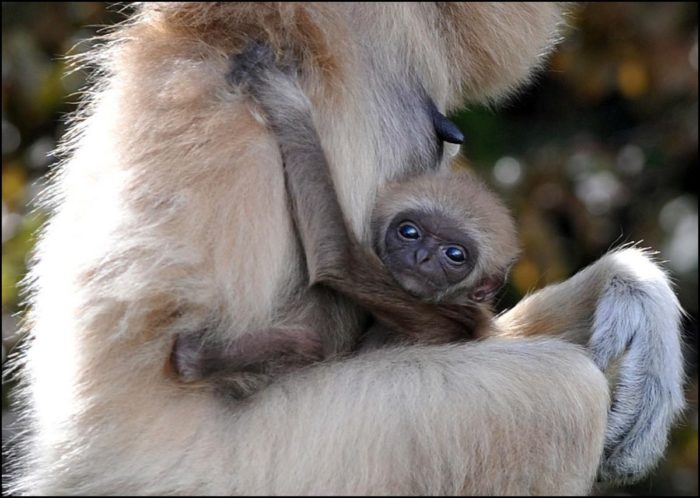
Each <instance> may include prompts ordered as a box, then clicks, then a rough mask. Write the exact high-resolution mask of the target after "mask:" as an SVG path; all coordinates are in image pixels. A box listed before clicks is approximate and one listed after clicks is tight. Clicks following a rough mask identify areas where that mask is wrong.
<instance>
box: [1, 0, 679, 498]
mask: <svg viewBox="0 0 700 498" xmlns="http://www.w3.org/2000/svg"><path fill="white" fill-rule="evenodd" d="M142 9H143V10H142V11H141V13H140V14H139V15H138V16H135V17H134V18H133V19H132V21H130V22H129V23H128V24H126V25H124V26H123V27H121V28H119V29H118V30H117V31H116V32H115V34H114V35H113V36H112V37H111V41H110V42H109V43H108V45H106V46H105V47H103V48H101V49H99V50H98V51H97V52H96V53H95V54H94V55H93V60H94V61H95V62H97V63H98V64H99V65H100V68H101V70H102V71H103V75H102V76H101V77H100V78H99V81H100V83H99V84H98V85H97V86H95V87H94V88H93V93H92V99H91V103H90V105H89V106H88V107H87V109H86V110H85V111H84V112H83V114H82V118H81V119H80V120H79V124H77V125H75V127H74V131H73V138H72V139H70V140H68V141H67V142H66V143H65V145H64V149H63V155H64V157H65V161H64V164H63V165H62V167H61V170H60V174H59V175H58V176H57V178H56V181H55V182H54V186H53V189H52V192H51V198H52V201H51V205H52V206H53V208H54V210H55V212H54V214H53V216H52V217H51V220H50V222H49V223H48V225H47V226H46V228H45V229H44V231H43V234H42V236H41V240H40V242H39V244H38V249H37V254H36V258H35V261H34V263H33V265H32V270H31V276H30V279H29V282H30V286H31V302H32V312H31V315H30V317H29V321H28V323H27V327H28V329H29V330H30V333H31V342H30V343H29V345H28V348H27V349H26V352H25V353H24V354H22V355H21V357H20V359H19V360H18V361H19V362H21V363H23V364H24V367H25V369H24V386H25V387H24V394H25V402H26V404H27V408H26V411H25V415H24V417H25V418H24V422H23V423H24V424H25V425H26V427H28V428H30V429H31V431H32V435H31V437H29V438H28V439H27V441H26V444H25V451H24V455H25V456H24V458H23V460H22V461H23V468H21V469H20V470H19V472H18V475H17V476H16V478H15V479H14V480H13V482H12V485H11V488H10V490H11V491H13V492H23V493H32V494H122V495H123V494H268V493H269V494H275V493H277V494H283V493H284V494H296V493H313V494H337V493H349V494H370V493H371V494H383V493H400V494H407V493H415V494H423V493H425V494H442V493H446V494H456V493H474V494H505V493H509V494H520V493H532V494H559V493H570V494H578V493H586V492H588V490H589V489H590V486H591V484H592V482H593V480H594V478H595V475H596V468H597V467H598V464H599V460H600V456H601V454H602V448H603V444H604V441H605V438H606V435H607V437H608V439H614V440H618V439H620V437H621V436H620V434H618V432H617V427H618V424H616V420H618V419H617V418H615V417H613V418H612V419H611V422H607V421H608V418H607V410H608V405H609V392H608V387H607V386H608V384H607V382H606V379H605V377H604V376H603V374H602V373H601V371H600V370H599V369H598V368H596V363H595V362H594V359H595V360H597V361H598V363H599V364H600V365H601V366H604V364H605V362H606V361H607V359H608V358H607V356H606V354H607V353H609V352H610V351H612V350H611V349H610V348H607V347H606V346H605V344H606V339H605V338H604V337H600V336H601V335H605V334H606V333H611V334H625V333H627V331H626V330H621V328H620V327H619V326H609V325H610V323H613V322H615V321H616V320H618V322H619V323H624V321H625V320H626V319H627V317H628V314H634V319H635V320H638V321H644V320H645V319H648V320H647V321H646V322H644V323H647V324H648V327H647V328H646V329H645V330H646V331H645V332H644V334H645V336H650V337H651V336H656V335H659V336H660V335H661V334H666V335H665V337H666V339H664V340H663V341H661V342H662V343H664V344H666V345H667V346H668V347H667V348H666V349H665V350H664V351H659V350H658V346H657V345H656V343H654V344H652V343H649V346H648V347H644V348H639V349H637V350H636V351H638V353H639V354H638V355H637V357H631V358H630V359H629V368H630V369H631V370H634V369H635V368H638V366H639V365H640V361H646V360H647V359H649V358H651V360H650V361H652V360H653V361H654V362H655V361H657V360H660V359H662V360H664V361H671V362H673V365H676V366H677V365H679V361H680V358H678V356H677V350H676V349H675V346H673V344H674V341H675V340H677V330H678V323H677V319H667V321H666V322H665V323H662V322H661V321H660V319H659V316H658V313H661V312H662V311H663V310H665V309H669V312H672V310H677V303H676V301H675V297H674V296H673V294H672V293H670V294H669V293H668V292H667V289H668V284H667V280H666V277H665V276H664V275H663V274H661V273H659V272H656V273H654V272H651V273H650V277H649V278H648V279H646V277H644V278H643V277H642V276H641V275H638V274H635V273H634V272H630V271H629V268H628V266H626V265H625V264H623V263H622V262H617V261H616V260H608V263H606V264H608V266H607V267H606V268H607V270H606V271H605V272H602V273H601V274H600V279H599V280H596V279H593V281H590V282H589V281H588V280H586V284H587V285H585V286H577V287H576V288H575V290H569V291H568V292H567V293H566V294H557V296H566V297H567V298H571V299H572V300H575V301H574V302H575V304H574V305H572V306H570V307H573V308H574V309H572V310H571V312H570V314H562V313H561V307H560V304H561V303H560V302H559V301H558V300H556V301H554V303H555V304H552V302H550V301H548V300H544V302H541V301H540V302H537V301H536V300H535V296H533V298H531V299H530V300H529V301H527V302H526V303H523V304H522V305H520V306H518V307H516V308H515V309H514V310H512V311H511V312H509V313H508V314H507V315H505V316H504V317H503V318H502V319H501V320H502V322H503V323H506V321H507V322H508V323H510V324H511V325H512V326H509V327H507V328H508V331H509V333H510V335H511V336H512V335H517V334H518V329H519V328H522V329H523V330H525V331H527V332H529V330H530V329H529V325H528V324H529V323H530V321H531V319H530V317H531V316H532V317H535V318H532V320H538V321H539V322H538V323H541V324H542V327H543V328H546V329H547V330H546V333H547V335H550V336H553V335H560V336H561V337H562V338H563V339H562V338H541V339H537V338H527V339H522V338H516V339H513V338H494V339H490V340H488V341H484V342H481V343H469V344H462V345H448V346H433V347H427V346H424V347H403V348H393V349H384V350H380V351H375V352H372V353H371V354H367V355H362V356H358V357H355V358H351V359H346V360H342V361H336V362H332V363H326V364H319V365H317V366H314V367H312V368H309V369H308V370H305V371H301V372H297V373H295V374H292V375H290V376H289V377H287V378H282V379H280V380H279V381H278V382H277V383H275V384H273V385H271V386H270V387H269V388H267V389H265V390H263V391H262V392H260V393H259V395H258V396H254V397H252V398H250V399H249V400H247V401H246V402H241V403H239V404H234V403H227V402H225V401H224V400H222V399H221V398H220V397H218V396H216V395H214V394H213V393H211V392H209V391H207V390H204V389H197V388H193V387H188V386H184V385H182V384H180V383H178V382H177V381H176V379H175V378H174V376H173V375H172V373H171V372H170V370H169V365H168V356H169V354H170V350H171V346H172V342H173V338H174V336H175V334H177V333H179V332H184V331H191V330H199V329H206V330H208V331H210V333H211V334H212V335H217V336H220V337H221V338H224V339H226V338H229V339H232V338H234V337H236V336H238V335H240V334H242V333H244V332H247V331H251V330H255V329H258V328H262V327H264V326H265V325H266V324H268V323H271V321H272V320H273V319H274V318H276V317H277V315H278V314H279V313H280V310H281V309H282V308H283V306H284V304H285V303H286V302H288V300H289V299H290V297H291V296H295V295H298V294H299V293H300V291H301V289H302V288H303V285H304V279H305V275H304V270H303V266H302V257H301V254H300V251H299V247H298V244H297V242H296V239H295V234H294V232H293V226H292V223H291V220H290V217H289V212H288V206H287V198H286V196H285V189H284V181H283V174H282V165H281V164H280V157H279V153H278V150H277V146H276V144H275V143H274V141H273V140H272V138H271V136H270V135H269V134H268V133H267V132H266V130H265V128H264V126H263V124H261V122H260V120H259V118H258V117H256V115H255V110H254V108H253V107H252V106H251V105H250V104H249V103H248V102H247V101H246V100H245V99H244V98H243V96H241V95H239V94H237V92H236V91H235V89H233V88H232V87H231V86H230V85H229V84H227V82H226V79H225V74H226V72H227V68H228V65H227V64H228V56H229V55H230V54H231V53H233V51H235V50H236V49H238V48H240V47H241V46H242V43H244V42H245V41H246V36H247V35H250V36H254V37H267V39H269V41H270V43H272V44H273V45H275V46H277V47H279V48H284V47H287V48H289V47H291V48H292V49H293V50H296V52H297V55H299V56H300V57H301V58H302V60H303V61H304V64H305V66H304V67H305V70H304V75H305V78H306V79H305V81H304V82H303V84H304V87H305V90H306V91H307V93H308V95H309V96H310V98H311V100H312V102H313V103H314V105H315V111H316V115H315V119H316V120H317V124H318V129H319V131H320V135H321V139H322V141H323V144H324V147H325V150H326V151H327V153H328V155H329V159H330V163H331V167H332V169H333V175H334V180H335V183H336V185H337V186H338V188H339V191H340V201H341V204H342V206H343V207H344V209H345V212H346V213H347V216H348V218H349V220H350V222H351V223H352V227H353V229H354V230H355V231H356V232H357V234H358V235H360V236H361V237H363V239H364V240H369V223H368V220H369V215H370V211H371V207H372V205H373V202H374V198H375V194H376V191H377V189H378V188H380V187H381V186H382V185H383V184H385V183H386V182H387V181H389V180H391V179H393V178H397V177H400V176H402V175H407V174H410V173H411V172H410V171H405V169H404V168H405V167H406V166H405V165H406V164H407V154H408V153H409V151H410V148H411V145H412V142H411V140H409V139H410V136H409V137H408V138H407V137H406V136H405V134H404V133H402V132H403V131H404V127H405V126H406V120H405V119H404V117H405V113H404V112H403V106H402V104H401V99H400V92H401V90H403V89H404V88H406V87H407V85H419V86H421V87H423V88H424V89H425V91H426V92H427V93H428V94H429V95H431V96H432V97H433V99H434V100H435V102H436V103H437V105H438V107H439V108H440V109H441V110H443V111H444V110H445V109H449V108H451V107H452V106H455V105H457V104H458V103H459V102H461V101H462V100H463V97H464V96H472V97H477V98H487V97H489V96H492V97H498V96H499V95H503V94H504V92H508V91H510V90H511V89H513V88H515V87H516V86H517V85H518V84H519V83H520V82H521V81H523V80H524V79H526V78H527V76H528V74H529V73H528V70H529V68H531V67H532V66H534V65H537V64H539V62H540V61H541V56H542V54H545V53H546V52H547V51H548V50H549V48H550V46H551V45H550V43H549V42H550V40H552V37H553V36H554V35H555V33H556V24H557V23H558V22H559V20H560V16H559V10H558V6H557V5H555V4H534V3H533V4H527V5H523V4H519V3H508V4H498V5H494V4H481V3H479V4H469V5H465V6H460V5H450V6H441V7H437V6H435V5H434V4H415V3H406V4H403V3H402V4H361V5H359V4H340V3H339V4H322V5H321V4H309V5H308V6H306V5H300V4H282V5H280V4H267V5H259V4H254V5H248V4H235V3H231V4H222V3H215V4H204V5H203V4H191V3H183V4H175V3H166V4H147V5H144V6H143V7H142ZM442 16H447V17H442ZM449 16H452V17H449ZM416 133H418V132H416ZM639 258H641V259H642V260H643V261H646V262H647V263H648V266H649V265H651V266H653V264H652V263H650V262H648V261H649V260H648V259H646V256H645V255H644V254H643V253H639ZM654 268H655V267H654ZM618 272H621V273H622V274H623V275H624V276H625V282H626V283H627V284H626V285H627V286H628V287H629V288H631V289H634V288H636V287H637V286H647V287H649V288H651V289H655V290H656V291H658V292H661V293H662V294H663V295H664V296H665V297H664V299H665V300H664V301H662V302H661V304H660V305H659V306H660V307H644V306H638V307H637V308H635V311H632V310H631V308H630V309H628V308H621V309H618V308H614V307H607V306H605V307H603V308H600V309H599V310H598V311H596V309H597V308H596V303H597V302H598V300H599V298H600V297H601V296H603V298H602V299H603V301H602V302H603V303H604V302H606V301H605V300H606V299H607V300H610V299H614V298H615V293H614V291H613V290H610V289H611V287H610V285H611V284H610V283H609V282H610V281H609V279H610V278H612V277H615V276H616V275H617V274H618ZM606 279H608V280H606ZM604 282H608V284H605V283H604ZM564 285H568V284H564ZM606 285H607V286H606ZM647 287H645V288H647ZM606 289H608V290H606ZM639 299H641V301H640V300H637V301H636V302H637V303H641V304H644V303H646V302H647V301H646V299H647V298H645V297H641V298H639ZM601 310H602V311H601ZM594 313H597V315H596V316H601V320H600V321H599V322H595V323H594V327H593V329H592V332H591V329H590V328H589V327H588V326H589V325H590V320H587V318H588V317H590V316H593V314H594ZM644 313H646V314H644ZM674 316H675V315H674ZM676 318H677V317H676ZM582 319H586V322H585V325H582V322H581V320H582ZM513 324H517V325H513ZM596 327H597V328H596ZM571 330H575V331H577V334H578V333H579V332H580V333H581V334H584V335H585V334H587V335H586V337H590V341H591V344H592V345H593V346H594V347H593V349H592V351H593V352H594V354H593V356H591V353H590V352H589V351H587V350H586V349H585V348H584V346H582V345H580V344H584V345H585V344H586V340H583V341H581V340H579V341H577V342H578V343H579V345H577V344H572V343H571V342H568V341H566V340H565V339H570V338H571V337H570V335H571V334H567V331H571ZM605 331H609V332H605ZM611 340H612V341H613V342H614V341H615V340H616V339H614V338H613V339H611ZM596 345H598V346H599V347H598V346H596ZM669 345H670V346H669ZM616 348H617V346H616ZM618 350H619V348H617V349H614V351H615V354H617V353H616V352H617V351H618ZM669 369H670V370H673V368H672V367H669ZM664 372H665V371H664ZM664 375H665V374H664ZM674 375H675V370H673V372H671V373H670V374H669V377H665V378H664V382H665V383H667V384H668V385H671V384H673V383H674V382H677V379H676V377H674ZM621 389H622V388H621ZM628 391H631V392H630V393H629V398H627V399H631V400H633V401H631V402H630V403H627V404H626V405H625V406H626V407H627V408H626V410H627V409H629V410H631V411H639V410H640V409H641V410H644V406H646V405H644V406H643V405H641V404H640V403H638V402H637V398H634V393H635V392H636V391H635V389H634V388H630V389H628ZM644 392H646V391H644ZM645 396H647V397H648V396H652V394H651V393H647V394H645ZM659 400H661V401H659ZM649 401H650V403H651V405H650V406H652V407H653V410H652V411H657V410H659V411H662V412H664V413H668V414H670V413H672V412H675V408H676V407H677V406H678V405H677V404H676V405H673V408H674V409H671V408H666V407H665V405H663V403H666V399H665V398H658V399H651V400H649ZM662 405H663V406H662ZM668 406H669V407H670V406H671V405H668ZM624 425H625V424H622V425H620V427H622V426H624ZM661 425H663V427H657V428H655V429H654V430H655V431H657V430H658V433H659V434H660V433H663V434H664V435H665V430H666V429H667V418H666V419H664V421H663V424H661ZM606 427H608V429H607V432H606ZM637 436H638V438H639V440H640V441H641V440H644V438H645V437H646V432H641V433H639V434H638V435H637ZM655 439H658V438H656V437H655ZM622 441H624V438H622ZM643 446H645V445H644V444H641V445H640V444H634V445H631V446H626V448H629V449H630V451H631V453H629V455H627V454H626V455H625V456H626V457H627V456H629V458H630V460H634V458H636V456H637V455H638V454H639V455H641V457H640V458H642V459H646V460H644V461H645V462H646V463H645V464H644V465H643V466H644V467H645V468H646V466H648V464H650V462H649V461H648V459H649V452H647V451H640V452H637V449H638V448H642V447H643ZM656 447H657V448H658V445H657V446H656ZM652 453H653V455H654V456H656V455H657V454H658V452H652ZM651 463H653V462H651Z"/></svg>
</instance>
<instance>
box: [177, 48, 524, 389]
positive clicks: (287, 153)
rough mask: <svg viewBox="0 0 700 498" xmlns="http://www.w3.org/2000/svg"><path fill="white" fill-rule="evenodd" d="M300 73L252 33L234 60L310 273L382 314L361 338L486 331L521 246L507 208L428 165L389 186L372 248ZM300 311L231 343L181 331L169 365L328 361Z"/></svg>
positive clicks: (189, 377) (232, 366)
mask: <svg viewBox="0 0 700 498" xmlns="http://www.w3.org/2000/svg"><path fill="white" fill-rule="evenodd" d="M295 67H296V66H295ZM285 71H286V74H285ZM294 71H295V69H294V68H292V67H291V66H288V67H287V68H284V70H283V69H281V68H280V67H279V66H278V65H277V64H276V62H275V54H274V53H273V51H272V49H271V48H270V47H269V46H266V45H264V44H261V43H251V44H250V45H249V46H247V47H246V49H245V50H244V51H243V52H242V53H241V54H239V55H237V56H236V57H234V58H233V59H232V70H231V80H232V81H233V83H234V84H237V85H239V86H241V87H242V88H243V89H244V90H245V91H246V92H247V93H249V94H250V95H251V96H252V97H253V98H254V99H255V101H256V103H257V104H258V105H259V107H260V108H261V109H262V110H263V112H264V114H265V116H266V117H267V120H268V122H269V125H270V127H271V129H272V130H273V131H274V132H275V136H276V138H277V141H278V143H279V146H280V150H281V154H282V162H283V164H284V168H285V174H286V179H287V191H288V193H289V196H290V198H291V206H292V215H293V217H294V219H295V221H296V226H297V227H299V232H300V238H301V240H302V245H303V248H304V253H305V255H306V261H307V268H309V271H310V275H311V276H310V283H311V284H316V285H322V286H326V287H328V288H330V289H333V290H335V291H337V292H339V293H340V294H341V295H344V296H346V297H348V298H350V299H351V300H352V301H354V302H355V303H357V304H359V305H360V306H362V307H363V308H364V309H365V310H367V311H369V312H370V313H371V314H372V316H373V317H374V319H375V321H376V323H375V324H374V325H372V326H371V327H370V329H369V331H368V332H367V333H366V334H365V338H364V339H363V348H367V347H369V346H370V345H371V346H373V347H376V346H378V345H380V344H381V343H383V342H387V341H392V340H393V341H394V342H396V340H403V341H409V342H420V343H425V344H431V343H432V344H439V343H446V342H451V341H457V340H467V339H473V338H479V337H483V336H485V335H487V334H488V333H489V331H490V329H491V327H492V322H491V320H492V316H493V314H492V312H491V310H490V308H489V304H490V301H491V300H492V299H493V297H494V296H495V294H496V292H497V291H498V289H500V287H501V286H502V284H503V283H504V281H505V278H506V275H507V272H508V270H509V269H510V267H511V265H512V263H513V262H514V260H515V258H516V256H517V253H518V249H517V241H516V237H515V226H514V223H513V220H512V218H511V216H510V215H509V213H508V210H507V209H506V208H505V206H504V205H503V204H502V203H501V202H500V201H499V200H498V199H497V197H496V196H495V195H494V194H493V193H491V192H490V191H489V190H488V189H487V188H486V186H485V185H483V183H482V182H481V181H479V180H478V179H477V178H476V177H475V176H473V175H471V174H469V173H467V172H466V171H462V172H459V173H458V172H454V173H449V172H448V173H442V174H424V175H420V176H417V177H415V178H413V179H411V180H405V181H403V182H397V183H395V184H394V185H392V186H391V187H390V188H388V189H386V190H385V191H384V192H383V193H382V195H381V196H380V198H379V200H378V201H377V202H378V205H377V206H376V207H375V209H374V214H373V220H372V226H373V227H374V237H373V239H374V240H373V246H374V248H375V251H376V253H375V252H373V251H371V250H368V249H366V248H365V247H364V246H362V245H361V244H360V242H359V241H358V240H357V239H356V238H355V237H354V236H353V234H352V233H351V232H350V231H349V230H348V229H347V226H346V224H345V221H344V216H343V213H342V210H341V208H340V205H339V204H338V200H337V196H336V192H335V190H334V188H333V184H332V179H331V176H330V170H329V167H328V164H327V161H326V156H325V154H324V152H323V149H322V148H321V144H320V140H319V138H318V135H317V132H316V128H315V126H314V123H313V117H312V113H311V112H312V111H311V104H310V102H309V101H308V99H307V98H306V96H305V95H304V93H303V91H302V89H301V88H300V87H299V86H298V84H297V82H296V79H295V77H294V76H293V75H292V74H291V73H293V72H294ZM425 111H426V113H428V114H431V116H432V117H433V120H434V122H435V133H436V141H438V140H439V141H442V140H444V139H445V138H446V139H448V140H451V141H452V142H459V143H461V142H462V140H463V136H461V132H460V131H459V129H458V128H457V127H456V126H455V125H454V124H452V123H451V122H450V121H449V120H447V118H446V117H444V116H443V115H442V114H440V113H439V112H438V111H437V109H435V107H434V104H432V102H430V103H426V106H425ZM319 304H321V303H320V302H319ZM323 313H324V310H323V309H318V310H316V312H315V313H314V314H313V315H312V316H314V318H316V319H317V320H318V318H321V320H318V322H320V323H327V322H328V320H331V319H332V318H331V316H330V315H329V316H328V317H327V318H325V319H324V318H323ZM302 318H303V317H300V324H299V325H298V326H297V327H293V328H291V329H282V328H275V327H273V328H271V329H266V330H264V331H255V332H251V333H248V334H246V335H244V336H243V337H241V338H240V339H238V340H236V341H234V342H233V343H231V344H228V345H226V346H225V347H224V346H219V347H217V346H216V345H214V344H201V343H200V342H199V341H198V340H197V337H198V336H197V335H196V334H195V335H191V334H190V335H189V336H188V337H180V338H178V340H177V341H176V343H175V345H174V351H173V365H174V367H175V370H176V372H177V373H178V374H179V375H180V378H181V379H183V380H186V381H193V380H199V379H200V378H202V377H205V376H207V375H209V374H211V373H215V372H219V373H223V372H225V371H227V370H228V371H235V370H240V369H244V370H251V371H262V372H267V373H270V372H280V371H284V370H285V367H287V369H288V368H289V367H294V366H297V365H298V364H303V363H304V362H305V361H306V362H308V361H313V360H315V359H320V358H322V357H323V351H322V347H321V345H322V344H323V343H324V342H325V343H327V342H328V339H327V338H323V337H320V335H319V333H322V332H323V330H324V329H320V330H319V329H318V328H316V327H315V326H316V323H306V324H304V323H301V319H302ZM318 322H317V323H318ZM348 332H350V331H349V330H348ZM356 339H357V338H356V337H351V338H349V339H348V340H347V341H342V342H344V343H347V344H353V343H354V342H355V340H356ZM243 394H245V395H247V394H250V393H249V392H245V393H243Z"/></svg>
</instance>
